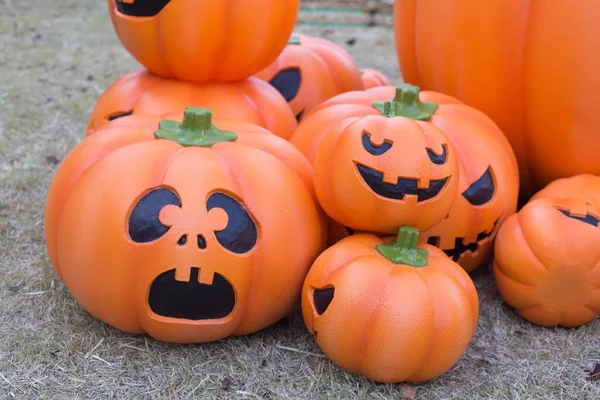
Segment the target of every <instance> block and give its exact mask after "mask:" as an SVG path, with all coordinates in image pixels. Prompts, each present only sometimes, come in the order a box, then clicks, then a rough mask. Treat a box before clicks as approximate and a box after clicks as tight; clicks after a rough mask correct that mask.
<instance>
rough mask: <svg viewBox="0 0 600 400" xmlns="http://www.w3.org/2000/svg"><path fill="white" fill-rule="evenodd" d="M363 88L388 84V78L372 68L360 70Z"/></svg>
mask: <svg viewBox="0 0 600 400" xmlns="http://www.w3.org/2000/svg"><path fill="white" fill-rule="evenodd" d="M361 75H362V80H363V86H364V89H365V90H367V89H372V88H374V87H378V86H390V80H389V78H388V77H387V76H385V75H384V74H383V72H381V71H378V70H376V69H372V68H366V69H364V70H362V71H361Z"/></svg>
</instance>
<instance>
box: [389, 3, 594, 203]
mask: <svg viewBox="0 0 600 400" xmlns="http://www.w3.org/2000/svg"><path fill="white" fill-rule="evenodd" d="M517 3H518V4H517ZM538 3H540V4H538ZM394 14H395V17H394V18H395V30H396V43H397V53H398V55H399V60H400V66H401V72H402V76H403V78H404V79H405V81H406V82H408V83H411V84H414V85H418V86H420V87H422V88H423V89H424V90H425V89H427V90H436V91H440V92H443V93H447V94H449V95H451V96H454V97H456V98H458V99H461V100H462V101H464V102H466V103H467V104H470V105H472V106H474V107H477V108H478V109H480V110H481V111H483V112H484V113H486V114H487V115H489V116H490V117H491V118H492V119H493V120H494V121H495V122H496V123H498V125H499V126H500V128H501V129H502V130H503V131H504V133H505V134H506V136H507V138H508V139H509V141H510V143H511V145H512V146H513V148H514V150H515V153H516V155H517V159H518V162H519V168H520V173H521V186H522V189H523V195H524V197H528V196H531V194H533V192H534V191H536V190H538V189H540V188H542V187H543V186H544V185H546V184H548V183H549V182H550V181H552V180H555V179H558V178H562V177H569V176H572V175H576V174H583V173H588V174H595V175H600V163H598V154H600V136H598V135H597V134H596V131H597V128H598V126H600V97H599V96H600V95H598V93H600V74H598V70H600V57H598V54H600V41H598V40H597V37H598V26H600V2H598V1H594V0H581V1H577V2H569V1H556V2H534V1H531V0H527V1H522V2H515V1H513V0H496V1H481V0H396V2H395V10H394Z"/></svg>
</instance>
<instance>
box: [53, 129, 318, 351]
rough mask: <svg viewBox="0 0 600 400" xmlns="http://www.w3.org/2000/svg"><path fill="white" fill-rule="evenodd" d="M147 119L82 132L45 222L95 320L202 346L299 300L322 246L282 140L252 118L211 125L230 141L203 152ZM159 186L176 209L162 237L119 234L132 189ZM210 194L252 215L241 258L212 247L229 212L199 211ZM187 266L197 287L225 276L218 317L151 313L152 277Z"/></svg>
mask: <svg viewBox="0 0 600 400" xmlns="http://www.w3.org/2000/svg"><path fill="white" fill-rule="evenodd" d="M133 118H137V117H133ZM155 119H156V120H155V123H154V124H148V126H143V125H138V126H137V127H136V126H126V124H125V125H124V126H121V127H120V126H114V127H112V128H107V129H104V130H103V131H102V132H99V133H98V134H95V135H92V136H89V137H87V138H85V139H84V140H83V141H82V142H80V143H79V144H78V145H77V146H76V147H75V148H74V149H73V150H72V151H71V152H70V153H69V155H68V156H67V157H66V158H65V160H64V161H63V163H62V164H61V165H60V167H59V169H58V171H57V173H56V175H55V177H54V180H53V182H52V185H51V187H50V190H49V194H48V198H47V204H46V219H45V231H46V243H47V249H48V254H49V256H50V260H51V262H52V264H53V265H54V268H55V270H56V272H57V274H58V275H59V277H60V278H61V279H62V280H63V281H64V282H65V284H66V286H67V287H68V288H69V290H70V291H71V294H72V295H73V297H74V298H75V299H76V300H77V301H78V302H79V303H80V304H81V305H82V307H83V308H84V309H86V310H87V311H88V312H90V313H91V314H92V315H94V316H95V317H97V318H99V319H100V320H102V321H104V322H105V323H107V324H110V325H112V326H114V327H116V328H118V329H121V330H123V331H126V332H131V333H148V334H149V335H151V336H152V337H154V338H156V339H158V340H161V341H168V342H179V343H190V342H209V341H214V340H218V339H221V338H225V337H227V336H230V335H244V334H248V333H251V332H254V331H257V330H260V329H262V328H264V327H266V326H269V325H271V324H272V323H274V322H276V321H277V320H279V319H281V318H282V317H284V316H285V315H286V314H287V313H289V312H290V311H291V310H292V308H293V307H294V306H295V305H296V303H297V299H298V296H299V295H300V289H301V286H302V282H303V280H304V277H305V276H306V273H307V271H308V268H309V267H310V265H311V263H312V262H313V261H314V259H315V258H316V257H317V255H318V254H319V253H320V252H321V250H322V249H323V245H324V237H323V236H324V235H323V230H322V219H321V214H320V209H319V207H318V205H317V204H316V202H315V199H314V194H313V193H312V189H311V186H312V184H311V179H312V176H311V174H312V171H311V168H310V165H309V164H308V163H307V161H306V160H305V159H304V157H302V155H301V154H300V153H299V152H298V151H297V150H296V149H294V148H293V146H291V145H290V144H289V143H288V142H286V141H285V140H283V139H281V138H279V137H277V136H275V135H273V134H272V133H270V132H268V131H266V130H265V129H263V128H260V127H257V126H254V125H251V124H247V123H243V122H239V121H216V122H215V124H216V125H217V127H218V128H220V129H222V130H227V131H233V132H236V133H238V139H237V140H236V141H235V142H223V143H218V144H216V145H214V146H212V147H211V148H200V147H182V146H181V145H179V144H177V143H175V142H171V141H168V140H162V139H161V140H157V139H155V138H154V134H153V132H154V130H155V129H156V126H157V121H158V119H159V118H158V117H155ZM148 120H150V119H148ZM179 120H181V119H179ZM138 122H139V121H138ZM265 171H268V173H269V179H264V178H263V176H264V172H265ZM157 186H166V187H169V188H173V189H174V190H175V191H176V192H177V193H178V195H179V196H180V198H181V202H182V204H183V208H181V209H178V208H175V209H173V208H171V209H170V210H166V209H164V210H163V211H162V212H161V213H162V214H161V218H164V219H165V220H167V223H170V224H172V226H171V228H170V230H169V231H168V232H167V234H165V235H164V236H163V237H162V238H160V239H158V240H156V241H155V242H152V243H149V244H143V245H140V244H136V243H134V242H132V241H131V240H130V239H129V238H128V236H127V233H126V228H125V231H124V227H126V226H127V220H128V215H129V213H130V210H131V209H132V207H133V204H134V202H136V201H137V200H138V199H139V198H140V196H141V194H143V193H145V192H147V191H148V190H151V189H153V188H155V187H157ZM282 187H285V191H282V190H281V188H282ZM216 189H219V190H222V191H223V190H224V191H226V192H227V193H231V194H232V195H234V196H235V197H237V198H239V199H241V201H242V202H243V203H244V204H245V206H246V207H247V209H248V210H249V212H250V213H251V214H252V216H253V218H254V220H255V221H256V222H257V226H258V234H259V236H258V237H259V239H258V243H257V245H256V247H255V248H254V249H253V250H251V252H250V253H247V254H243V255H237V254H234V253H232V252H229V251H227V250H225V248H223V247H222V246H220V244H219V243H218V242H217V240H216V238H215V235H214V233H213V232H214V231H215V230H219V229H220V228H219V227H221V229H222V226H223V225H224V224H226V221H227V216H226V214H223V213H219V212H214V211H218V210H213V211H211V212H207V211H206V206H205V204H206V199H207V197H208V195H209V194H211V193H212V192H213V191H214V190H216ZM186 233H187V234H189V235H190V236H191V237H192V236H193V237H195V235H197V234H202V235H204V237H205V238H206V243H207V249H206V250H203V251H201V250H199V249H198V248H197V247H195V246H192V245H190V246H186V247H178V246H177V245H176V243H177V240H178V238H180V237H181V236H182V234H186ZM192 266H196V267H201V268H202V272H201V274H200V276H199V279H200V280H201V281H202V282H205V283H209V282H210V280H211V277H212V274H213V273H215V272H217V273H219V274H221V275H223V276H224V277H225V278H226V279H227V280H229V282H231V285H232V286H233V287H234V290H235V293H236V303H235V308H234V309H233V311H232V313H231V314H229V315H228V316H227V317H225V318H222V319H218V320H204V321H202V320H200V321H191V320H179V319H173V318H168V317H163V316H158V315H156V314H154V313H153V312H152V310H151V309H150V308H149V305H148V290H149V287H150V285H151V283H152V282H153V280H154V279H155V278H156V277H157V276H158V275H160V274H161V273H163V272H165V271H168V270H170V269H173V268H176V270H177V272H176V274H177V276H178V277H179V278H178V279H181V280H183V281H185V280H186V279H189V276H190V275H189V274H190V268H191V267H192Z"/></svg>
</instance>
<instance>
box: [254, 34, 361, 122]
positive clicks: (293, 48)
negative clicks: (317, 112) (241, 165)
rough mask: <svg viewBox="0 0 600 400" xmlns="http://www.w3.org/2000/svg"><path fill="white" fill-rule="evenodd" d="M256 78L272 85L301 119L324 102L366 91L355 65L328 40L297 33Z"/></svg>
mask: <svg viewBox="0 0 600 400" xmlns="http://www.w3.org/2000/svg"><path fill="white" fill-rule="evenodd" d="M255 76H256V77H258V78H260V79H263V80H265V81H267V82H269V83H270V84H271V85H273V86H274V87H275V88H276V89H277V90H278V91H279V92H280V93H281V94H282V95H283V97H285V99H286V100H287V101H288V102H289V104H290V107H291V108H292V111H293V113H294V115H296V119H298V120H300V119H301V118H302V117H303V116H304V115H306V114H307V113H309V112H310V111H311V110H312V109H313V108H315V107H316V106H318V105H319V104H321V103H322V102H324V101H325V100H327V99H329V98H331V97H333V96H335V95H337V94H340V93H345V92H349V91H352V90H363V81H362V77H361V74H360V70H359V69H358V66H357V65H356V62H355V61H354V59H353V58H352V56H350V54H348V52H347V51H346V50H344V48H343V47H341V46H339V45H337V44H336V43H333V42H331V41H329V40H326V39H323V38H318V37H310V36H306V35H301V34H294V35H293V36H292V37H291V39H290V41H289V43H288V45H287V46H286V47H285V49H284V50H283V52H282V53H281V54H280V55H279V57H278V58H277V59H276V60H275V61H274V62H273V63H272V64H271V65H269V66H268V67H266V68H265V69H263V70H262V71H260V72H258V73H257V74H256V75H255Z"/></svg>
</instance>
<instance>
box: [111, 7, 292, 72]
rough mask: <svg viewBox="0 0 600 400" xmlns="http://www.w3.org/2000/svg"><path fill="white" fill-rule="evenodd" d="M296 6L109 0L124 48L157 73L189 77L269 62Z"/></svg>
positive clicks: (252, 67)
mask: <svg viewBox="0 0 600 400" xmlns="http://www.w3.org/2000/svg"><path fill="white" fill-rule="evenodd" d="M299 7H300V1H299V0H252V1H248V0H228V1H213V0H108V10H109V13H110V18H111V21H112V24H113V27H114V29H115V32H116V33H117V36H118V37H119V39H120V40H121V43H122V44H123V46H124V47H125V49H126V50H127V51H129V53H130V54H131V55H132V56H133V57H134V58H135V59H136V60H137V61H138V62H139V63H140V64H142V65H143V66H144V67H146V68H148V69H149V70H150V71H152V72H154V73H155V74H157V75H160V76H163V77H165V78H175V79H179V80H184V81H189V82H208V81H215V82H234V81H238V80H242V79H246V78H248V77H249V76H251V75H252V74H254V73H256V72H258V71H260V70H261V69H262V68H264V67H266V66H267V65H269V64H270V63H271V62H273V60H275V59H276V58H277V55H278V54H279V53H281V51H282V50H283V48H284V47H285V44H286V42H287V40H288V38H289V37H290V35H291V33H292V30H293V29H294V25H295V24H296V18H297V16H298V11H299Z"/></svg>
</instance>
